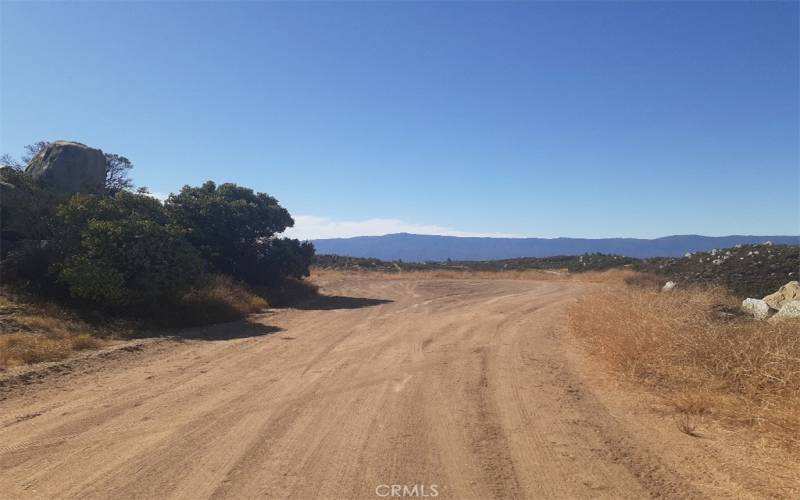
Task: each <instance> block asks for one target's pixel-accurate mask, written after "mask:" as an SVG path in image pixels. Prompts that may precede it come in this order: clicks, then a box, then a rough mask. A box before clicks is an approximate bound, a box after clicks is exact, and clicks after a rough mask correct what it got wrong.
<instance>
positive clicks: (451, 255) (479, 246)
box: [313, 233, 800, 262]
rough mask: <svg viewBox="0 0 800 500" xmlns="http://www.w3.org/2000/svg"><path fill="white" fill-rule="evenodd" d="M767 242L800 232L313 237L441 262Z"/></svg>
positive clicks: (669, 253)
mask: <svg viewBox="0 0 800 500" xmlns="http://www.w3.org/2000/svg"><path fill="white" fill-rule="evenodd" d="M766 241H771V242H772V243H774V244H784V245H798V244H800V236H739V235H736V236H699V235H694V234H689V235H679V236H665V237H663V238H655V239H652V240H647V239H638V238H600V239H587V238H553V239H548V238H462V237H456V236H434V235H426V234H408V233H398V234H387V235H384V236H357V237H355V238H333V239H320V240H313V243H314V246H315V247H316V249H317V253H318V254H336V255H346V256H350V257H372V258H376V259H382V260H398V259H402V260H404V261H416V262H423V261H443V260H447V259H453V260H495V259H512V258H515V257H549V256H553V255H582V254H584V253H598V252H599V253H605V254H616V255H625V256H628V257H639V258H645V257H679V256H682V255H684V254H685V253H686V252H703V251H709V250H711V249H713V248H727V247H733V246H735V245H738V244H743V245H747V244H755V243H764V242H766Z"/></svg>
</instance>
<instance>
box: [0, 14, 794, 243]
mask: <svg viewBox="0 0 800 500" xmlns="http://www.w3.org/2000/svg"><path fill="white" fill-rule="evenodd" d="M0 5H1V7H0V9H2V11H1V13H0V14H1V15H2V20H1V21H0V22H1V23H2V24H1V26H0V28H1V29H2V34H1V35H0V42H2V47H1V49H0V50H1V54H2V61H0V91H2V96H0V105H1V106H2V110H1V111H2V113H1V114H0V126H1V127H2V128H1V129H0V152H8V153H12V154H15V155H16V154H19V153H20V152H21V150H22V147H23V146H24V145H25V144H28V143H31V142H34V141H36V140H39V139H52V140H55V139H70V140H77V141H80V142H84V143H87V144H89V145H93V146H96V147H100V148H102V149H103V150H105V151H109V152H115V153H120V154H124V155H126V156H128V157H129V158H131V159H132V160H133V161H134V163H135V165H136V168H135V170H134V172H133V178H134V180H135V182H136V183H137V184H139V185H145V186H148V187H149V188H150V189H151V190H152V191H154V192H158V193H168V192H170V191H175V190H177V189H179V188H180V187H181V186H182V185H184V184H199V183H201V182H202V181H204V180H206V179H212V180H215V181H218V182H225V181H232V182H237V183H240V184H244V185H247V186H250V187H253V188H255V189H257V190H261V191H266V192H268V193H270V194H272V195H274V196H276V197H277V198H278V199H279V200H280V201H281V203H282V204H283V205H284V206H286V207H287V208H288V209H289V210H290V211H291V212H292V213H293V214H294V215H295V216H296V218H297V221H298V227H297V228H296V229H295V230H294V231H293V233H292V234H293V235H296V236H300V237H319V236H349V235H354V234H380V233H385V232H398V231H409V232H426V233H439V234H463V235H472V234H484V235H486V234H503V235H521V236H541V237H555V236H575V237H581V236H582V237H604V236H631V237H654V236H662V235H667V234H686V233H700V234H707V235H725V234H798V233H799V232H800V177H799V174H798V169H799V167H798V135H799V134H798V3H797V2H785V3H778V2H773V3H770V2H762V3H746V2H730V3H725V2H714V3H698V2H693V3H690V2H680V3H665V2H658V3H650V2H648V3H638V2H619V3H615V2H596V3H560V4H558V3H533V2H532V3H521V2H520V3H488V2H486V3H420V2H415V3H405V2H404V3H400V2H398V3H390V2H381V3H377V2H376V3H356V2H353V3H230V2H228V3H158V2H155V3H138V2H130V3H121V2H102V3H99V2H98V3H34V2H27V3H17V2H8V1H3V2H2V3H0Z"/></svg>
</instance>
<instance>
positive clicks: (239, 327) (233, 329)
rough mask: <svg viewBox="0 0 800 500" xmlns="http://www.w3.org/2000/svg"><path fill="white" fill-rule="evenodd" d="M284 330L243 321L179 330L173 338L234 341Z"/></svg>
mask: <svg viewBox="0 0 800 500" xmlns="http://www.w3.org/2000/svg"><path fill="white" fill-rule="evenodd" d="M282 331H283V328H279V327H277V326H272V325H264V324H261V323H256V322H254V321H248V320H241V321H234V322H232V323H218V324H216V325H208V326H199V327H195V328H187V329H185V330H178V331H176V332H174V333H173V336H174V337H176V338H179V339H187V340H188V339H192V340H233V339H244V338H250V337H264V336H266V335H272V334H274V333H279V332H282Z"/></svg>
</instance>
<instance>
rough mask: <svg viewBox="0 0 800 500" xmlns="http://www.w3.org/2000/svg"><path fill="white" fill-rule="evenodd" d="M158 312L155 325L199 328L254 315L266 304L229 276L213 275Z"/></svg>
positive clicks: (266, 303)
mask: <svg viewBox="0 0 800 500" xmlns="http://www.w3.org/2000/svg"><path fill="white" fill-rule="evenodd" d="M165 306H166V309H165V310H164V311H159V312H158V313H157V314H156V315H157V319H158V322H160V323H162V324H164V325H166V326H177V327H185V326H201V325H209V324H213V323H225V322H228V321H235V320H238V319H242V318H244V317H246V316H248V315H249V314H253V313H258V312H261V311H263V310H264V309H266V308H268V307H269V306H270V304H269V303H268V302H267V301H266V300H265V299H264V298H262V297H260V296H259V295H258V294H256V293H255V292H254V291H253V290H251V289H250V288H249V287H247V286H246V285H244V284H242V283H239V282H238V281H236V280H234V279H233V278H231V277H229V276H224V275H215V276H212V277H211V279H210V280H209V281H208V283H206V285H205V286H203V287H202V288H199V289H197V290H194V291H192V292H190V293H188V294H186V295H185V296H184V297H182V298H181V300H180V302H179V303H178V304H167V305H165Z"/></svg>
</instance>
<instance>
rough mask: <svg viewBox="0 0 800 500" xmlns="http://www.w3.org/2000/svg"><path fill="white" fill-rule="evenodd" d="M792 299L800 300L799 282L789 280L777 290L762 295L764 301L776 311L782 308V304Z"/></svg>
mask: <svg viewBox="0 0 800 500" xmlns="http://www.w3.org/2000/svg"><path fill="white" fill-rule="evenodd" d="M792 300H800V282H797V281H790V282H788V283H786V284H785V285H783V286H782V287H780V288H779V289H778V291H777V292H775V293H771V294H769V295H767V296H766V297H764V302H766V303H767V305H768V306H769V307H771V308H772V309H775V310H776V311H780V310H781V309H783V306H784V304H786V303H787V302H790V301H792Z"/></svg>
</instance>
